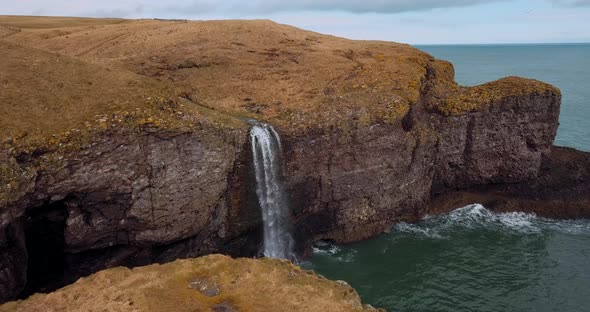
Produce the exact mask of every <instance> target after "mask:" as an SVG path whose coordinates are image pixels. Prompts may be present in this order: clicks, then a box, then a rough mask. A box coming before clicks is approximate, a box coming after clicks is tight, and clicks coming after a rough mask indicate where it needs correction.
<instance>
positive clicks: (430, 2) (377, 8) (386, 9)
mask: <svg viewBox="0 0 590 312" xmlns="http://www.w3.org/2000/svg"><path fill="white" fill-rule="evenodd" d="M498 1H501V0H447V1H438V0H365V1H359V0H299V1H272V0H258V1H240V2H238V3H235V4H234V5H233V8H235V9H238V10H245V11H249V12H260V13H275V12H289V11H344V12H350V13H399V12H409V11H424V10H432V9H436V8H448V7H464V6H472V5H478V4H483V3H490V2H498Z"/></svg>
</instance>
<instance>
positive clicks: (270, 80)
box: [0, 18, 588, 301]
mask: <svg viewBox="0 0 590 312" xmlns="http://www.w3.org/2000/svg"><path fill="white" fill-rule="evenodd" d="M2 21H3V23H5V24H8V26H10V27H12V28H11V29H17V30H18V31H13V32H11V33H10V34H6V36H5V37H4V38H3V39H2V40H3V41H2V42H1V43H2V44H0V53H2V54H3V55H6V56H7V57H5V58H2V59H0V65H1V67H2V68H3V71H1V72H0V88H2V89H1V91H2V92H1V93H0V100H1V101H0V104H1V105H0V110H1V112H2V114H0V118H1V119H0V121H1V122H0V134H1V139H2V142H3V143H2V144H3V145H2V150H1V152H0V158H1V159H0V170H1V171H0V172H1V173H2V176H1V181H0V231H1V232H2V233H3V234H2V235H0V251H1V252H2V254H3V257H2V259H0V301H3V300H7V299H12V298H14V297H15V296H17V295H19V294H23V291H24V294H28V293H30V292H34V291H39V290H44V289H54V288H55V287H58V286H60V285H63V284H64V283H68V282H71V281H74V280H75V279H76V278H78V277H80V276H84V275H88V274H90V273H92V272H95V271H97V270H99V269H103V268H106V267H112V266H117V265H128V266H135V265H141V264H147V263H152V262H166V261H170V260H174V259H176V258H181V257H188V256H198V255H203V254H208V253H213V252H224V253H230V254H234V255H245V256H251V255H254V254H255V253H256V251H257V244H258V243H259V242H260V241H259V240H260V235H259V231H260V212H259V208H258V203H257V199H256V197H255V194H254V192H253V183H254V180H253V176H252V166H251V152H250V150H249V146H250V145H249V142H248V135H247V132H248V124H247V122H245V121H244V119H245V118H255V119H260V120H264V121H265V122H269V123H271V124H273V125H274V126H275V128H276V129H277V130H278V131H279V133H280V135H281V138H282V141H283V150H284V155H283V157H284V162H283V163H284V166H285V168H284V169H285V170H284V172H285V180H286V183H287V187H288V191H289V196H290V197H291V198H290V199H291V200H290V202H291V207H292V209H293V223H294V224H295V228H296V238H297V240H298V242H300V245H301V246H302V247H303V246H304V245H305V244H306V243H307V242H309V241H312V240H315V239H320V238H322V239H330V240H334V241H338V242H350V241H356V240H360V239H364V238H367V237H370V236H373V235H376V234H379V233H380V232H382V231H384V230H387V229H388V228H389V227H390V226H391V225H392V224H393V223H395V222H397V221H399V220H414V219H416V218H419V217H420V216H421V215H423V214H424V213H425V212H426V211H427V210H428V209H429V202H430V199H431V197H432V196H435V195H436V196H442V195H444V194H445V193H446V194H448V193H449V192H453V191H455V190H459V189H473V188H478V187H485V186H486V185H498V184H503V183H517V182H523V181H530V180H532V181H535V179H537V176H538V174H539V170H540V169H539V168H540V167H541V164H542V163H543V161H544V159H547V157H550V150H551V145H552V143H553V138H554V136H555V132H556V129H557V125H558V121H557V120H558V114H559V104H560V93H559V90H557V89H555V88H554V87H552V86H549V85H547V84H544V83H542V82H539V81H535V80H529V79H523V78H516V77H509V78H505V79H502V80H499V81H495V82H491V83H488V84H484V85H481V86H477V87H471V88H467V87H461V86H458V85H457V84H456V83H455V82H454V73H453V68H452V65H450V64H449V63H447V62H444V61H440V60H435V59H434V58H432V57H431V56H430V55H428V54H426V53H423V52H421V51H418V50H416V49H414V48H412V47H410V46H407V45H400V44H394V43H385V42H372V41H352V40H346V39H342V38H336V37H331V36H325V35H321V34H317V33H312V32H308V31H303V30H300V29H296V28H292V27H289V26H286V25H279V24H275V23H272V22H270V21H227V22H220V21H215V22H187V21H176V22H172V21H121V20H117V21H112V22H108V21H102V22H101V23H98V22H97V23H98V24H95V25H93V26H81V25H79V23H80V21H76V23H77V24H75V26H77V27H64V28H60V29H44V28H43V27H41V28H39V27H35V28H32V26H30V25H29V24H28V23H31V21H26V22H22V21H21V22H18V23H17V21H15V20H11V19H10V18H4V19H0V22H2ZM91 22H92V21H90V22H88V23H91ZM94 22H96V21H94ZM60 23H63V21H60ZM28 25H29V26H28ZM35 25H36V24H35ZM60 25H61V24H60ZM83 25H86V24H83ZM61 26H64V25H61ZM15 27H16V28H15ZM27 27H29V28H27ZM89 38H92V39H93V40H89ZM578 157H581V158H584V159H586V158H587V157H588V156H587V154H583V153H581V154H580V155H579V156H578ZM564 170H565V169H564ZM584 174H586V173H582V175H584ZM564 176H565V174H564ZM586 176H587V175H586ZM551 181H554V180H551ZM525 184H526V183H525ZM550 184H551V185H554V184H558V183H557V182H555V183H554V182H550V183H549V182H547V183H545V184H540V185H539V186H538V188H539V190H538V192H539V193H541V192H542V189H543V188H546V187H548V186H549V185H550ZM523 192H526V188H524V189H523ZM556 193H557V191H556ZM580 196H582V195H580ZM437 198H440V197H437ZM516 208H517V207H516ZM47 257H49V258H48V259H49V260H48V261H43V259H46V258H47ZM41 272H51V273H52V275H51V276H49V278H48V279H42V278H41V277H42V276H43V274H41Z"/></svg>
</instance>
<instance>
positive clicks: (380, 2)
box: [0, 0, 587, 17]
mask: <svg viewBox="0 0 590 312" xmlns="http://www.w3.org/2000/svg"><path fill="white" fill-rule="evenodd" d="M500 1H508V0H446V1H439V0H364V1H363V0H289V1H284V0H250V1H244V0H225V1H218V0H180V1H174V2H172V1H170V2H168V1H156V0H102V1H94V0H92V1H90V0H78V1H66V0H57V1H47V0H29V1H2V2H3V3H0V12H5V13H4V14H31V13H32V12H42V13H43V14H48V15H93V16H105V15H113V16H120V17H133V16H149V15H157V16H161V15H164V14H165V15H185V16H186V15H200V14H231V15H239V14H242V15H243V14H247V15H256V14H271V13H281V12H297V11H340V12H349V13H400V12H411V11H428V10H432V9H437V8H452V7H466V6H474V5H479V4H485V3H492V2H500ZM556 1H559V0H556ZM570 2H571V1H570ZM577 2H587V1H580V0H578V1H577Z"/></svg>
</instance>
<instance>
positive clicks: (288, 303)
mask: <svg viewBox="0 0 590 312" xmlns="http://www.w3.org/2000/svg"><path fill="white" fill-rule="evenodd" d="M221 307H225V308H226V309H228V310H221ZM371 310H372V311H376V309H374V308H372V307H370V306H367V305H363V304H362V303H361V300H360V298H359V296H358V294H357V293H356V292H355V291H354V289H352V288H351V287H350V286H349V285H348V284H346V283H344V282H334V281H330V280H327V279H325V278H323V277H321V276H319V275H316V274H314V273H313V272H310V271H305V270H302V269H301V268H299V267H298V266H296V265H293V264H292V263H290V262H288V261H285V260H277V259H245V258H244V259H232V258H230V257H227V256H222V255H210V256H206V257H201V258H196V259H187V260H177V261H175V262H172V263H168V264H163V265H158V264H155V265H149V266H145V267H138V268H135V269H131V270H130V269H127V268H123V267H118V268H114V269H108V270H105V271H101V272H98V273H95V274H93V275H91V276H89V277H86V278H82V279H80V280H78V281H77V282H76V283H74V284H72V285H69V286H66V287H64V288H62V289H60V290H57V291H55V292H52V293H50V294H36V295H33V296H32V297H30V298H28V299H26V300H21V301H16V302H9V303H6V304H4V305H2V306H0V311H1V312H19V311H28V312H35V311H43V312H50V311H70V312H74V311H80V312H81V311H122V312H123V311H176V312H183V311H186V312H189V311H190V312H193V311H277V312H278V311H334V312H337V311H371Z"/></svg>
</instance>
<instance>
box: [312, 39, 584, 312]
mask: <svg viewBox="0 0 590 312" xmlns="http://www.w3.org/2000/svg"><path fill="white" fill-rule="evenodd" d="M418 48H420V49H421V50H424V51H426V52H428V53H430V54H431V55H433V56H434V57H436V58H438V59H444V60H448V61H451V62H452V63H453V64H454V65H455V72H456V80H457V82H458V83H460V84H462V85H467V86H473V85H478V84H481V83H484V82H488V81H492V80H496V79H499V78H502V77H505V76H522V77H528V78H534V79H538V80H542V81H545V82H548V83H551V84H553V85H555V86H557V87H558V88H560V89H561V92H562V95H563V98H562V106H561V115H560V126H559V129H558V133H557V138H556V140H555V144H556V145H560V146H569V147H574V148H577V149H580V150H584V151H590V103H589V99H590V82H589V80H590V44H527V45H446V46H438V45H437V46H418ZM302 266H303V267H304V268H307V269H312V270H315V271H316V272H317V273H319V274H322V275H324V276H326V277H327V278H330V279H334V280H343V281H345V282H347V283H349V284H350V285H351V286H352V287H354V288H355V289H356V290H357V292H358V293H359V294H360V296H361V298H362V299H363V302H364V303H368V304H371V305H373V306H375V307H379V308H385V309H386V310H387V311H407V312H409V311H416V312H420V311H424V312H426V311H429V312H434V311H441V312H444V311H449V312H451V311H453V312H462V311H465V312H468V311H469V312H472V311H482V312H487V311H490V312H491V311H498V312H500V311H502V312H506V311H515V312H516V311H523V312H524V311H538V312H545V311H547V312H549V311H559V312H570V311H571V312H590V220H551V219H546V218H541V217H538V216H535V215H534V214H527V213H519V212H514V213H494V212H492V211H490V210H488V209H486V208H485V207H483V206H481V205H479V204H477V203H473V204H472V205H469V206H466V207H457V209H456V210H454V211H452V212H451V213H448V214H443V215H438V216H427V217H425V218H424V219H423V220H421V221H419V222H417V223H415V224H409V223H401V224H397V225H395V226H394V227H393V228H392V229H391V231H389V232H388V233H386V234H382V235H380V236H379V237H376V238H373V239H370V240H366V241H363V242H359V243H354V244H347V245H335V244H332V243H330V242H317V243H316V244H315V246H314V247H313V255H312V257H311V258H310V259H308V260H306V261H305V262H303V263H302Z"/></svg>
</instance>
